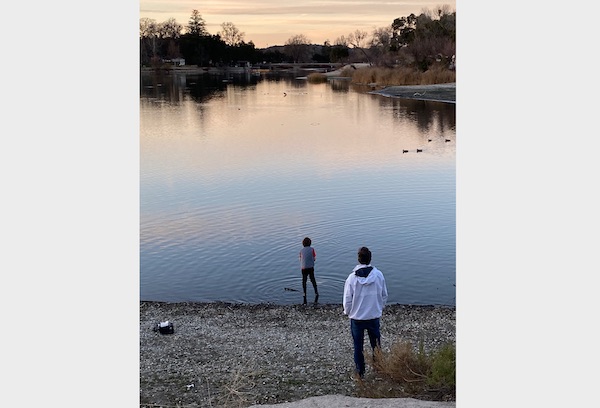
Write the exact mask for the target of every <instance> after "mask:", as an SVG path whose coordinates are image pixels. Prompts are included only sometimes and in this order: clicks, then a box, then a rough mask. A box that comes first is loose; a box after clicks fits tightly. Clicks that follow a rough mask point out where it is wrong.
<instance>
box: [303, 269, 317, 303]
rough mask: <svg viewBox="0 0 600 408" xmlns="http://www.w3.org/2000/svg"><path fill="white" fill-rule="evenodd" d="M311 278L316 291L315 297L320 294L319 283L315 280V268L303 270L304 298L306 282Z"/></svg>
mask: <svg viewBox="0 0 600 408" xmlns="http://www.w3.org/2000/svg"><path fill="white" fill-rule="evenodd" d="M307 278H310V281H311V283H312V285H313V288H314V290H315V295H318V294H319V291H317V281H316V280H315V268H306V269H302V290H303V291H304V297H306V280H307Z"/></svg>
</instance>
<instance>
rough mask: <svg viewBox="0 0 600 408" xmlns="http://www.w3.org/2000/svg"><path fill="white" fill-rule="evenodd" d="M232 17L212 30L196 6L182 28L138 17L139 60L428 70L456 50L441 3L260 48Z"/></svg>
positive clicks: (452, 20)
mask: <svg viewBox="0 0 600 408" xmlns="http://www.w3.org/2000/svg"><path fill="white" fill-rule="evenodd" d="M244 37H245V33H243V32H240V31H239V30H238V28H237V27H236V26H235V24H233V23H232V22H224V23H222V24H221V30H220V31H219V32H218V33H216V34H210V33H209V32H208V31H207V30H206V22H205V21H204V19H203V18H202V15H201V14H200V12H199V11H198V10H193V11H192V14H191V16H190V18H189V21H188V23H187V25H186V26H185V27H184V26H182V25H181V24H179V23H177V21H176V20H175V19H174V18H170V19H168V20H166V21H164V22H162V23H157V22H156V20H154V19H149V18H141V19H140V64H141V65H142V66H147V67H148V66H149V67H152V66H153V67H157V66H161V64H163V62H164V61H165V60H174V59H176V58H183V59H185V63H186V65H198V66H204V67H206V66H223V65H232V64H234V63H236V62H237V61H248V62H250V63H252V64H257V63H262V62H267V63H281V62H288V63H295V62H321V63H337V62H341V63H347V62H369V63H371V64H373V65H376V66H385V67H394V66H407V67H414V68H417V69H419V70H421V71H425V70H427V69H428V68H429V67H430V66H431V65H432V64H434V63H436V62H438V63H439V62H443V63H448V62H449V61H450V60H451V59H452V58H453V56H454V55H455V54H456V11H453V10H451V9H450V7H449V6H447V5H444V6H440V7H438V8H437V9H436V10H424V11H422V12H421V14H419V15H418V16H417V15H415V14H410V15H409V16H404V17H398V18H396V19H394V20H393V22H392V23H391V24H390V25H389V26H385V27H379V28H376V29H374V30H373V31H372V32H371V33H367V32H366V31H363V30H355V31H353V32H351V33H349V34H348V35H347V36H341V37H338V38H336V39H335V41H334V42H333V43H331V42H330V41H325V43H324V44H323V45H316V44H311V41H310V39H308V38H307V37H306V36H305V35H304V34H298V35H294V36H292V37H290V38H289V39H288V40H287V41H286V42H285V44H284V45H282V46H274V47H269V48H266V49H258V48H256V47H255V45H254V43H253V42H252V41H249V42H245V41H244Z"/></svg>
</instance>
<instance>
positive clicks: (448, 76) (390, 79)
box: [352, 65, 456, 86]
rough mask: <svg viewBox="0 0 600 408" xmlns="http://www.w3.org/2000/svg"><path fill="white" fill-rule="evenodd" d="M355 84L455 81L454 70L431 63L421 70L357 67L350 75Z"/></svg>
mask: <svg viewBox="0 0 600 408" xmlns="http://www.w3.org/2000/svg"><path fill="white" fill-rule="evenodd" d="M352 82H353V83H355V84H363V85H368V84H377V85H378V86H402V85H434V84H446V83H451V82H456V72H455V71H452V70H449V69H448V68H445V67H443V66H437V65H433V66H431V67H430V68H429V69H428V70H427V71H425V72H421V71H419V70H417V69H414V68H407V67H402V68H385V67H368V68H359V69H357V70H356V71H354V73H353V75H352Z"/></svg>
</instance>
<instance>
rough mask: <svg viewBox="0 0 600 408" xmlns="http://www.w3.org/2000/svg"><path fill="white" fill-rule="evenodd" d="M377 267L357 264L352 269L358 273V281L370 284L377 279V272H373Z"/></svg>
mask: <svg viewBox="0 0 600 408" xmlns="http://www.w3.org/2000/svg"><path fill="white" fill-rule="evenodd" d="M374 269H375V268H374V267H373V266H371V265H370V264H369V265H362V264H359V265H356V266H355V267H354V269H353V270H352V271H353V272H354V274H355V275H356V278H357V281H358V282H359V283H361V284H363V285H368V284H370V283H373V282H374V281H375V274H374V273H371V272H372V271H373V270H374Z"/></svg>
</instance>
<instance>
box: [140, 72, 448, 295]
mask: <svg viewBox="0 0 600 408" xmlns="http://www.w3.org/2000/svg"><path fill="white" fill-rule="evenodd" d="M141 81H142V84H143V85H144V86H142V88H141V98H140V99H141V101H140V106H141V109H140V132H141V134H140V153H141V154H140V159H141V163H140V164H141V170H140V181H141V186H140V194H141V197H140V198H141V201H140V206H141V208H140V239H141V242H140V268H141V269H140V296H141V299H142V300H162V301H219V300H220V301H234V302H246V303H258V302H274V303H279V304H287V303H295V299H294V297H293V296H294V292H286V291H284V290H283V288H285V287H294V285H296V284H298V283H299V282H300V280H299V271H298V270H297V269H298V265H297V250H299V245H300V242H301V240H302V238H304V236H307V235H308V236H310V237H311V238H312V239H313V243H314V244H315V248H316V249H317V251H318V253H319V261H318V262H319V264H318V266H317V268H318V269H317V270H316V276H317V281H318V283H319V292H320V295H321V296H320V301H321V302H322V303H339V302H340V298H341V291H342V289H343V281H344V279H345V277H346V276H347V275H348V273H349V271H350V270H351V269H352V267H353V266H354V264H355V255H356V249H357V248H358V247H359V246H361V245H367V246H370V247H371V249H372V250H373V253H374V256H375V258H376V262H374V263H375V264H376V265H377V266H378V267H379V268H380V269H381V270H382V271H383V272H384V273H385V275H386V280H387V282H388V289H389V290H390V302H392V303H408V304H453V303H454V286H453V284H454V282H455V280H454V274H455V216H454V214H455V163H454V160H455V143H454V141H455V140H456V134H455V120H454V110H455V105H454V104H449V105H446V104H441V103H434V102H420V101H406V100H399V99H392V98H385V97H381V96H377V95H370V94H366V93H365V92H358V91H357V90H356V89H355V88H353V87H352V86H351V85H350V84H349V83H348V81H343V82H342V81H329V82H328V83H323V84H310V83H308V82H307V81H306V80H301V79H298V78H296V77H290V76H288V77H283V76H272V77H271V76H267V75H265V76H261V77H256V76H250V77H249V76H228V77H219V76H214V75H185V76H182V75H174V76H167V75H165V76H161V77H158V76H157V77H155V78H152V77H146V78H144V77H142V79H141ZM447 139H450V140H452V142H451V143H448V142H446V141H445V140H447ZM416 149H420V150H422V151H421V152H419V153H417V152H416ZM405 150H406V151H407V153H404V151H405Z"/></svg>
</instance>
